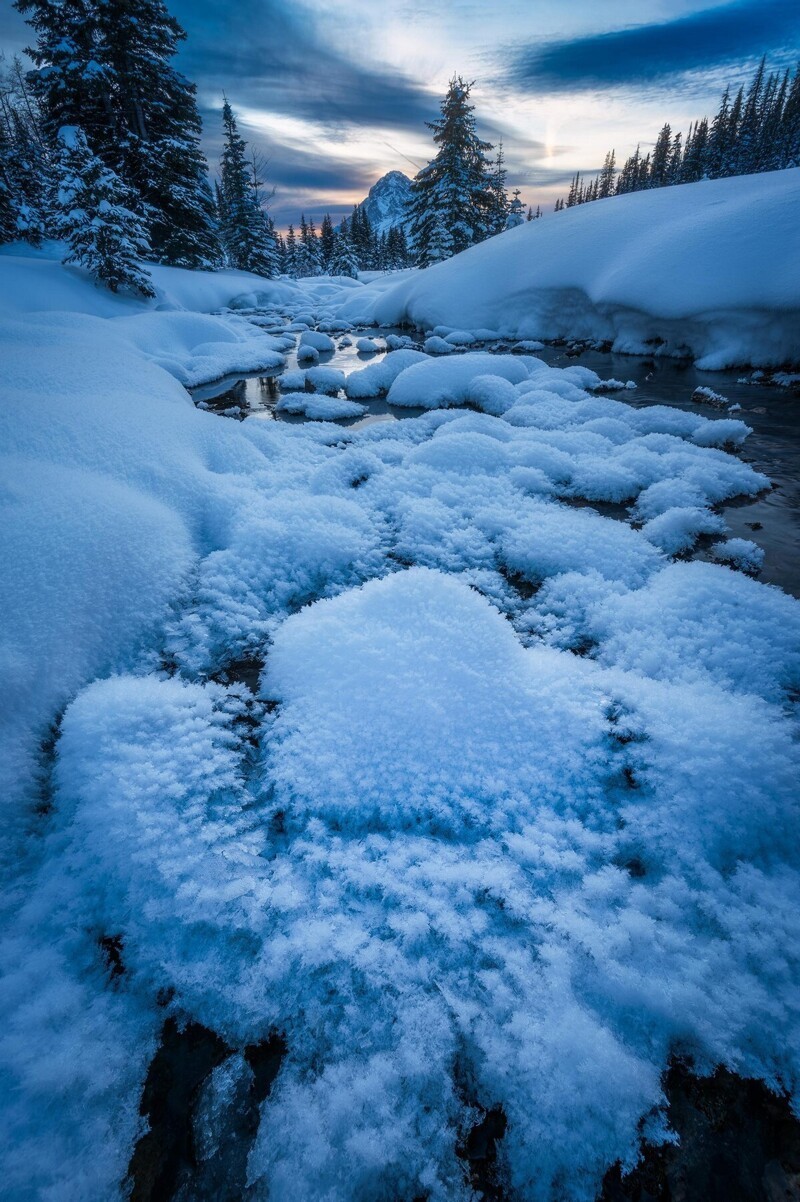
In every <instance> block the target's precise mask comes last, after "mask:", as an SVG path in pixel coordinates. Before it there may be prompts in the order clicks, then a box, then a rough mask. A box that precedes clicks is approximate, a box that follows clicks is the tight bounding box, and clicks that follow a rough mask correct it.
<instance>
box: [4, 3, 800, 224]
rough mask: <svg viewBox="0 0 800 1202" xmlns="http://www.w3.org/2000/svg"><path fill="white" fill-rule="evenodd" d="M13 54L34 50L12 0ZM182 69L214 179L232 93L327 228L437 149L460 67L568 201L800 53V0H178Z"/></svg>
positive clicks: (505, 135) (506, 132)
mask: <svg viewBox="0 0 800 1202" xmlns="http://www.w3.org/2000/svg"><path fill="white" fill-rule="evenodd" d="M2 4H3V7H2V8H0V42H1V43H2V45H3V47H4V49H5V50H6V51H7V52H14V51H16V50H18V49H20V48H21V47H22V46H23V45H24V43H25V39H26V28H25V26H24V23H23V22H22V19H21V18H20V17H19V16H18V14H16V13H15V12H14V11H13V10H12V9H11V8H10V6H9V5H8V4H7V0H2ZM170 7H171V9H172V11H173V12H174V13H175V15H176V16H177V17H178V18H179V20H180V21H181V22H182V24H183V26H184V28H185V29H186V31H187V34H188V37H187V41H186V43H185V45H184V47H183V49H182V51H181V56H180V66H181V68H182V69H183V70H184V71H185V72H186V74H187V75H189V76H190V77H191V78H192V79H193V80H194V81H195V82H196V83H197V86H198V97H199V101H200V105H201V109H202V112H203V118H204V122H205V128H206V149H207V152H208V155H209V159H210V160H211V163H212V166H213V165H214V164H215V162H216V159H217V158H218V153H219V141H218V127H219V116H218V113H219V108H220V105H221V100H222V93H223V91H224V92H225V93H227V95H228V98H229V99H230V101H231V103H232V104H233V106H234V108H235V110H236V111H237V112H238V114H239V117H240V125H241V127H242V132H243V134H244V136H245V137H247V138H248V139H250V141H251V142H252V143H253V144H254V145H256V146H257V147H258V149H259V150H261V151H262V152H263V153H264V154H265V155H266V156H267V157H268V159H269V173H270V176H271V179H272V182H273V183H274V184H275V187H276V196H275V199H274V203H273V211H274V214H275V217H276V220H277V221H278V223H279V224H280V225H284V224H285V223H286V222H287V221H288V220H291V219H293V218H294V217H295V216H296V215H297V214H298V213H299V211H300V210H301V209H304V210H305V211H306V213H313V214H314V215H315V216H317V217H318V218H319V216H321V214H322V213H323V212H324V211H325V210H326V209H329V210H330V211H331V212H332V213H334V214H338V213H341V212H344V211H346V210H347V209H348V208H349V206H350V205H351V204H352V203H353V202H354V201H355V200H358V199H360V198H361V197H362V196H363V195H364V194H365V192H366V191H367V189H368V188H369V186H370V184H371V183H373V182H374V181H375V179H377V178H378V176H379V175H381V174H383V173H384V172H385V171H388V170H391V169H399V170H402V171H406V172H407V173H408V174H411V175H413V174H414V171H415V170H416V167H417V166H419V165H421V164H422V163H424V162H425V161H426V160H427V159H428V158H429V157H430V154H431V142H430V137H429V133H428V131H427V130H426V128H425V124H424V123H425V121H426V119H429V118H430V117H432V116H433V115H435V113H436V111H437V103H438V99H439V97H440V96H441V94H442V92H443V90H444V88H445V87H446V85H447V80H448V78H449V77H450V76H451V75H452V74H453V73H455V72H457V73H460V74H462V75H465V76H468V77H469V78H471V79H474V80H475V81H476V83H475V87H474V90H473V97H474V100H475V104H476V110H477V113H478V117H479V122H480V127H481V131H482V132H483V134H484V136H485V137H487V138H488V139H489V140H490V141H493V142H496V141H498V140H499V139H500V138H502V139H503V141H504V143H505V148H506V158H507V162H508V166H509V175H510V181H511V183H512V184H516V185H518V186H519V187H520V188H521V189H522V193H523V198H524V199H525V200H526V201H528V202H531V203H533V204H534V205H536V204H537V203H541V204H542V205H551V204H552V202H553V199H554V198H555V196H556V195H558V194H559V192H560V191H561V190H562V189H563V186H564V183H565V181H568V179H569V178H570V176H571V175H572V174H573V173H574V172H575V171H576V170H583V171H591V170H594V169H596V168H597V167H598V166H599V165H600V163H601V162H602V159H603V156H604V154H605V152H606V150H607V149H609V148H610V147H612V146H613V147H614V148H615V149H616V152H617V157H618V159H621V158H623V157H624V156H625V155H627V154H629V153H630V152H631V151H632V150H633V148H634V146H635V145H636V143H637V142H638V141H641V142H642V143H643V144H644V143H647V142H648V141H652V140H654V138H655V135H656V133H657V132H658V129H659V127H660V125H661V124H662V123H663V121H665V120H669V121H670V122H671V124H672V125H673V128H675V129H683V131H684V132H685V131H686V129H687V127H688V124H689V122H690V120H692V119H693V118H695V117H698V116H702V115H703V114H711V113H713V111H714V109H715V107H716V102H717V99H718V96H719V92H720V90H721V88H722V86H723V84H724V82H726V81H727V80H729V79H730V80H732V81H733V82H735V83H738V82H740V81H743V80H746V79H747V78H748V76H749V74H750V73H751V72H752V70H753V67H754V65H755V62H756V61H757V59H758V57H759V56H760V55H761V54H762V53H767V54H768V56H769V59H770V62H772V63H773V64H774V65H776V66H778V65H782V64H785V63H787V64H788V63H789V62H792V61H794V60H796V59H797V57H798V55H800V0H732V2H729V3H726V4H716V5H709V4H708V3H702V2H700V3H698V2H697V0H606V2H605V3H602V4H601V3H599V0H506V2H505V3H500V4H498V5H497V7H496V10H495V11H490V5H489V4H488V3H486V2H484V0H449V3H447V4H440V5H436V4H435V3H432V2H431V3H424V4H423V3H420V2H419V0H398V2H397V3H394V4H387V3H383V2H382V0H347V3H340V2H339V0H297V2H292V3H287V2H286V0H237V3H235V4H228V3H222V2H220V0H172V3H171V4H170Z"/></svg>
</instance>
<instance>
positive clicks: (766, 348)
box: [341, 168, 800, 369]
mask: <svg viewBox="0 0 800 1202" xmlns="http://www.w3.org/2000/svg"><path fill="white" fill-rule="evenodd" d="M799 206H800V168H792V169H789V170H785V171H770V172H765V173H763V174H760V175H754V176H741V177H736V178H730V179H717V180H706V181H703V182H701V183H697V184H685V185H681V186H680V187H674V188H659V189H654V190H651V191H645V192H637V193H631V194H630V195H625V196H616V197H612V198H610V199H608V200H603V201H598V202H597V203H593V204H587V205H578V206H576V207H575V208H572V209H569V210H566V211H565V212H563V213H560V214H558V215H555V214H553V215H551V216H550V217H549V218H548V219H547V220H544V221H532V222H528V223H525V224H523V225H521V226H518V227H517V228H515V229H512V230H508V231H506V232H505V233H503V234H500V235H499V236H498V237H496V238H490V239H488V240H487V241H486V242H483V243H481V244H480V245H478V246H475V247H472V248H470V249H469V250H467V251H465V252H463V253H462V254H459V255H456V256H455V257H454V258H452V259H449V260H448V261H447V262H445V263H441V264H436V265H435V266H433V267H429V268H426V269H425V270H424V271H419V272H416V273H415V274H414V275H413V276H411V277H410V278H409V279H408V280H404V281H402V282H401V283H399V284H397V285H396V286H395V287H394V288H392V289H390V290H389V291H386V292H384V293H383V294H382V295H378V294H376V293H373V294H369V293H368V292H365V294H363V295H361V296H360V297H359V298H357V299H354V301H353V302H347V301H345V302H344V304H343V306H342V308H341V312H342V313H343V314H344V315H347V314H348V312H349V304H350V303H352V304H353V305H354V306H356V307H357V310H358V313H359V317H360V319H361V320H365V321H371V322H376V323H378V324H380V323H387V324H400V323H404V322H405V323H409V324H412V325H414V326H416V327H418V328H421V329H432V328H434V327H436V326H437V325H440V324H444V323H448V324H449V326H450V328H459V329H464V330H468V331H474V330H477V329H478V328H479V327H482V326H488V327H490V328H493V329H497V331H498V333H499V334H500V336H501V337H503V338H513V339H522V340H529V339H545V340H546V339H554V338H563V337H567V338H580V339H583V338H585V339H590V340H595V339H601V340H604V341H606V340H607V341H610V342H612V343H613V345H614V349H615V350H617V351H622V352H630V353H639V354H641V353H647V354H652V353H653V348H654V347H655V348H656V351H657V353H658V354H668V355H672V354H679V355H690V356H691V357H692V358H694V359H696V360H697V362H698V365H699V366H701V367H705V368H708V369H718V368H722V367H727V366H730V365H736V364H744V363H750V364H754V365H762V366H781V365H782V364H785V363H786V362H790V361H791V362H798V361H800V229H799V228H798V223H797V220H796V213H797V209H798V207H799ZM354 311H355V310H354Z"/></svg>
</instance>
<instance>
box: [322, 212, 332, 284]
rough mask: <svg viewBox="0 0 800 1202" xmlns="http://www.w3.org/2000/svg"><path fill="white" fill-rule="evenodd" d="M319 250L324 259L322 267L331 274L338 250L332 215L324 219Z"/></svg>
mask: <svg viewBox="0 0 800 1202" xmlns="http://www.w3.org/2000/svg"><path fill="white" fill-rule="evenodd" d="M319 250H320V257H321V259H322V267H323V270H324V271H325V272H328V273H329V272H330V270H331V264H332V262H333V255H334V252H335V250H336V235H335V234H334V231H333V221H332V220H331V215H330V213H326V214H325V216H324V217H323V218H322V224H321V226H320V230H319Z"/></svg>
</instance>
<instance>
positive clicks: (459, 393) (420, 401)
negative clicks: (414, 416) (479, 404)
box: [387, 351, 528, 409]
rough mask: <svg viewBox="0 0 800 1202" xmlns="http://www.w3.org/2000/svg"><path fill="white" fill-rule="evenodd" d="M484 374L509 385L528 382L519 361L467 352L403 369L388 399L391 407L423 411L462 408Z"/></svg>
mask: <svg viewBox="0 0 800 1202" xmlns="http://www.w3.org/2000/svg"><path fill="white" fill-rule="evenodd" d="M396 353H397V352H396ZM403 353H405V354H408V353H409V352H408V351H406V352H403ZM484 375H492V376H501V377H502V378H503V379H504V380H508V381H509V382H510V383H511V384H519V383H521V382H522V381H523V380H525V379H527V377H528V368H527V366H526V365H525V362H524V360H522V359H518V358H512V356H511V355H490V354H488V352H484V351H474V352H468V353H467V354H465V355H459V356H458V357H457V358H455V359H428V360H427V361H426V362H424V363H414V364H412V366H411V367H408V368H406V370H405V371H403V372H402V373H401V374H400V375H399V376H398V377H397V379H396V380H395V381H394V383H393V384H392V386H391V388H390V389H389V393H388V396H387V400H388V401H389V403H390V404H391V405H408V406H419V407H421V408H423V409H439V408H444V407H445V406H447V405H462V404H463V403H464V402H465V401H466V400H467V399H468V396H469V386H470V384H471V382H472V381H473V380H474V379H475V377H476V376H484Z"/></svg>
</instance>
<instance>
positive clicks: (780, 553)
mask: <svg viewBox="0 0 800 1202" xmlns="http://www.w3.org/2000/svg"><path fill="white" fill-rule="evenodd" d="M408 332H409V331H408V330H392V329H364V330H359V331H351V332H350V333H349V334H348V335H347V336H346V338H349V339H351V345H349V346H347V345H344V346H341V345H337V349H336V350H335V351H333V352H330V353H328V354H322V355H320V358H319V362H320V365H322V366H325V367H335V368H338V369H339V370H340V371H343V372H344V373H345V375H349V374H350V372H352V371H357V370H359V369H360V368H362V367H366V366H367V364H369V363H372V362H374V361H375V360H376V358H378V356H377V355H375V354H364V353H362V352H359V351H358V349H357V347H356V341H357V340H358V339H359V338H362V337H368V338H375V339H376V340H378V341H382V340H383V339H384V338H385V337H386V336H387V335H389V334H391V333H397V334H408ZM335 340H336V341H337V342H338V343H341V341H342V337H341V336H339V337H338V338H335ZM476 349H479V348H476ZM480 349H486V348H483V347H481V348H480ZM536 355H537V358H540V359H543V360H544V361H545V362H546V363H548V364H550V365H551V366H552V367H569V366H570V365H572V364H576V363H577V364H581V365H582V366H584V367H589V368H591V369H592V370H593V371H596V372H597V374H598V375H599V376H600V377H601V378H603V379H609V378H611V377H615V378H617V379H621V380H633V381H634V382H635V384H636V390H635V391H626V392H623V393H618V394H611V395H613V396H615V397H617V398H618V399H619V400H622V401H624V402H625V403H626V404H629V405H633V406H635V407H636V408H644V407H646V406H647V405H671V406H673V407H675V408H678V409H687V410H689V411H691V412H694V413H698V414H701V415H703V416H704V417H710V418H715V417H727V416H731V417H735V418H738V419H740V420H742V421H744V422H746V423H747V425H748V426H750V427H751V429H752V431H753V432H752V434H751V435H750V437H749V438H748V439H747V441H746V443H745V444H744V447H743V448H742V450H741V451H740V452H738V453H739V455H740V456H741V458H742V459H744V460H745V461H746V462H747V463H750V464H751V465H752V466H753V467H754V468H755V469H756V470H757V471H759V472H763V473H764V474H765V475H766V476H768V477H769V478H770V480H771V481H772V485H773V487H772V489H771V491H769V492H767V493H765V494H761V495H760V496H758V497H756V498H755V499H752V498H740V499H736V498H734V499H733V500H731V501H728V502H725V503H724V504H723V505H721V506H719V512H721V513H722V515H723V516H724V518H725V521H726V522H727V524H728V526H729V528H730V534H729V537H735V538H746V539H750V540H752V541H753V542H755V543H757V544H758V545H759V546H760V547H762V548H763V550H764V552H765V560H764V566H763V568H762V570H761V572H760V574H759V579H760V580H761V581H763V582H764V583H767V584H776V585H779V586H780V587H781V588H783V589H785V590H786V592H789V593H792V594H793V595H794V596H797V597H800V556H798V555H797V544H798V534H800V437H798V436H799V435H800V390H799V389H797V388H796V387H795V388H779V387H776V386H773V385H766V384H765V385H759V384H753V383H750V382H747V376H748V374H749V373H748V372H747V371H746V370H741V369H740V370H734V371H724V372H709V371H699V370H698V369H697V368H696V367H695V366H694V365H693V364H692V363H690V362H688V361H684V360H675V359H667V358H649V357H644V356H635V355H620V354H614V353H612V352H607V351H600V350H594V349H579V348H573V347H566V346H548V347H545V348H544V349H543V350H541V351H537V352H536ZM298 366H300V367H302V366H308V365H307V364H298V362H297V353H296V350H294V351H291V352H289V353H288V354H287V356H286V366H285V367H284V368H282V369H281V370H280V371H277V372H273V373H253V374H249V375H230V376H225V377H223V378H222V379H220V380H216V381H214V382H213V383H211V384H205V385H201V386H199V387H198V388H194V389H192V390H191V395H192V398H193V400H194V401H195V404H198V405H199V406H200V407H201V408H203V409H208V410H210V411H212V412H215V413H220V414H222V415H224V416H227V417H235V418H239V419H241V418H244V417H254V418H258V419H261V420H266V421H274V420H277V421H285V422H290V423H297V422H305V421H307V420H308V419H307V418H305V417H298V416H294V415H291V414H285V413H278V412H276V410H275V404H276V401H277V400H278V397H279V395H280V392H279V385H278V380H279V377H280V376H281V375H282V374H283V372H284V371H291V370H294V369H296V368H297V367H298ZM700 387H705V388H710V389H712V390H713V391H714V392H715V393H719V394H721V395H722V396H723V397H725V398H727V399H728V401H730V402H731V404H738V405H739V406H740V408H739V409H737V410H735V411H734V412H731V413H728V412H727V411H726V410H724V409H723V410H720V409H717V408H714V407H712V406H711V405H709V404H706V403H698V402H697V401H694V400H692V395H693V393H694V391H695V389H696V388H700ZM362 403H363V404H365V405H366V408H367V413H366V414H364V415H363V416H362V417H357V418H344V419H339V420H338V422H337V424H338V425H342V426H349V427H351V428H352V429H359V428H363V427H364V426H368V425H371V424H373V423H375V422H384V421H398V420H403V419H404V418H410V417H418V416H420V414H422V413H424V412H426V410H423V409H407V408H402V409H401V408H397V407H394V406H392V405H388V404H387V403H386V401H385V400H384V399H383V398H378V397H376V398H374V399H373V400H367V401H364V402H362ZM693 558H695V559H704V558H710V556H709V554H708V546H707V545H704V543H703V540H701V541H700V543H699V545H698V547H697V548H696V550H695V552H694V554H693Z"/></svg>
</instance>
